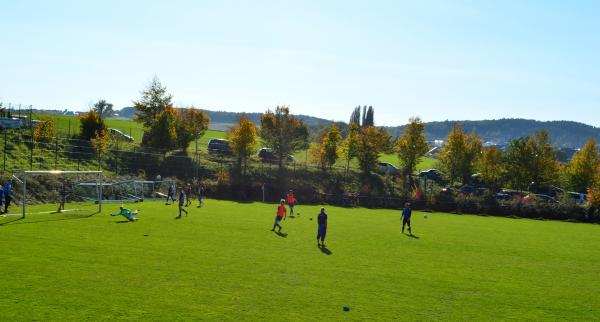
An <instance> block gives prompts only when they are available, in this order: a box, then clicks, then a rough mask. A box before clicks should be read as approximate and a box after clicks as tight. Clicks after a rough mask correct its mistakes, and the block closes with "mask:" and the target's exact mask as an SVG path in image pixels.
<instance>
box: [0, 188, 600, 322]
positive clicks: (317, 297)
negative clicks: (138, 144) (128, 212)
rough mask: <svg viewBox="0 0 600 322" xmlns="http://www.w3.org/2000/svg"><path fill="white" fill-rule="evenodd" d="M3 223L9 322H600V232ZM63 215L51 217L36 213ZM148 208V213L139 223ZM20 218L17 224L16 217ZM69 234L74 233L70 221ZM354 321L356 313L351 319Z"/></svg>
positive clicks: (256, 223)
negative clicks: (321, 233) (323, 241)
mask: <svg viewBox="0 0 600 322" xmlns="http://www.w3.org/2000/svg"><path fill="white" fill-rule="evenodd" d="M132 206H133V207H135V206H139V208H140V209H141V213H140V215H139V218H140V220H139V221H138V222H135V223H129V222H123V220H122V219H123V218H121V217H111V216H108V214H107V213H108V211H116V205H105V210H106V213H102V214H97V215H94V216H92V217H89V218H79V217H73V216H71V217H63V215H37V216H30V218H28V219H25V220H17V221H12V222H8V221H11V220H15V218H16V217H14V218H12V219H11V218H7V219H2V218H0V224H2V225H1V226H0V236H2V244H3V248H2V252H0V263H1V264H0V274H1V276H2V278H1V279H0V289H1V290H2V296H1V297H0V320H2V321H16V320H43V321H46V320H60V321H64V320H72V321H84V320H219V321H222V320H228V321H234V320H236V321H237V320H259V321H288V320H292V321H293V320H295V321H330V320H353V321H364V320H382V321H392V320H463V321H465V320H466V321H472V320H511V319H512V320H549V321H553V320H582V321H583V320H596V319H598V317H599V316H600V296H598V290H599V289H600V279H599V278H598V272H600V247H599V246H600V226H597V225H589V224H573V223H565V222H549V221H535V220H524V219H521V220H519V219H508V218H494V217H482V216H467V215H449V214H439V213H433V214H428V218H427V219H425V218H424V214H423V213H415V214H414V217H413V226H414V231H413V232H414V234H415V235H416V236H413V237H410V236H407V235H403V234H401V233H400V220H399V214H398V212H397V211H392V210H367V209H344V208H335V207H328V208H327V210H328V213H329V230H328V236H327V247H328V251H326V252H324V251H321V250H320V249H319V248H317V246H316V241H315V233H316V227H315V226H316V223H315V221H311V220H309V218H310V217H314V214H316V212H317V210H318V207H317V206H298V209H297V211H300V212H301V213H302V214H301V215H300V216H298V217H296V218H293V219H292V218H289V219H287V220H286V221H284V222H283V225H284V229H283V232H284V233H285V235H282V236H280V235H277V234H275V233H272V232H271V231H270V228H271V226H272V224H273V217H274V205H269V204H261V203H235V202H227V201H215V200H207V201H206V204H205V207H204V208H202V209H197V208H190V215H189V217H184V218H183V219H180V220H176V219H174V217H175V215H176V208H175V206H164V205H163V204H162V203H158V202H147V203H143V204H139V205H132ZM37 208H38V210H40V209H42V208H48V209H49V208H52V209H53V208H54V206H51V207H50V206H48V207H43V206H38V207H37ZM136 208H137V207H136ZM17 210H18V208H15V211H17ZM58 219H67V220H58ZM343 306H349V307H350V311H349V312H344V311H343V310H342V307H343Z"/></svg>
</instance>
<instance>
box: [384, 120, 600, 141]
mask: <svg viewBox="0 0 600 322" xmlns="http://www.w3.org/2000/svg"><path fill="white" fill-rule="evenodd" d="M457 123H460V124H462V126H463V128H464V130H465V132H467V133H476V134H478V135H479V136H481V138H482V139H483V141H484V142H486V141H490V142H494V143H496V144H506V143H508V142H510V141H511V140H513V139H515V138H519V137H522V136H527V135H529V134H532V133H534V132H537V131H539V130H541V129H545V130H547V131H548V132H549V133H550V137H551V139H552V143H553V144H554V145H555V146H557V147H572V148H579V147H581V146H583V144H584V143H585V142H586V141H587V140H588V139H590V138H594V139H596V141H598V142H600V128H597V127H593V126H591V125H587V124H583V123H578V122H572V121H547V122H542V121H536V120H526V119H499V120H483V121H444V122H429V123H426V126H425V136H426V137H427V139H428V140H435V139H444V138H446V136H447V135H448V132H450V129H451V128H452V127H453V126H454V125H455V124H457ZM387 129H388V130H389V131H390V132H391V133H392V135H394V136H397V135H399V134H401V133H402V131H403V129H404V125H403V126H397V127H388V128H387Z"/></svg>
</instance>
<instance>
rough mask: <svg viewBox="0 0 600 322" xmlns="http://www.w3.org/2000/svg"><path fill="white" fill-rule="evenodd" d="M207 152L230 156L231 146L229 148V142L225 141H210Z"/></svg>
mask: <svg viewBox="0 0 600 322" xmlns="http://www.w3.org/2000/svg"><path fill="white" fill-rule="evenodd" d="M208 152H210V153H215V154H224V155H231V146H229V141H227V140H223V139H210V141H208Z"/></svg>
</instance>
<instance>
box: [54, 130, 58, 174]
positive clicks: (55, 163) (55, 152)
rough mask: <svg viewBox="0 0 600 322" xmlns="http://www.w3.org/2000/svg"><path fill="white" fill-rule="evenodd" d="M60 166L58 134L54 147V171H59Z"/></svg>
mask: <svg viewBox="0 0 600 322" xmlns="http://www.w3.org/2000/svg"><path fill="white" fill-rule="evenodd" d="M57 164H58V134H57V135H56V144H55V145H54V169H57Z"/></svg>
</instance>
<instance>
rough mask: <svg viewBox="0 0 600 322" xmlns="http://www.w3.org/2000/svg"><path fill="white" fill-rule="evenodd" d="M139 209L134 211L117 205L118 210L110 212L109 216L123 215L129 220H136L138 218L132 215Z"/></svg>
mask: <svg viewBox="0 0 600 322" xmlns="http://www.w3.org/2000/svg"><path fill="white" fill-rule="evenodd" d="M139 212H140V211H139V210H136V211H131V210H129V209H127V208H123V206H121V207H119V212H118V213H116V214H110V215H111V216H123V217H125V218H127V220H129V221H137V220H138V219H137V218H135V217H134V216H133V215H137V214H138V213H139Z"/></svg>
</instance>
